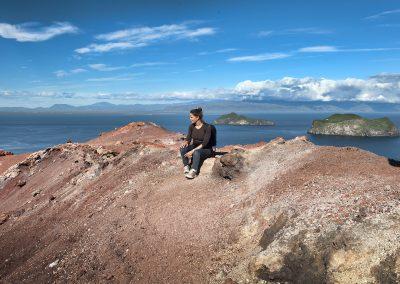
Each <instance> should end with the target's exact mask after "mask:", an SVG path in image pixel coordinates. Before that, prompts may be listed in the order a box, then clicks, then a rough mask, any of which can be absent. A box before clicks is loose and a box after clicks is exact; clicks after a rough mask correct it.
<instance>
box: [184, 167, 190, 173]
mask: <svg viewBox="0 0 400 284" xmlns="http://www.w3.org/2000/svg"><path fill="white" fill-rule="evenodd" d="M189 171H190V166H189V165H187V166H185V167H184V168H183V173H185V174H187V173H188V172H189Z"/></svg>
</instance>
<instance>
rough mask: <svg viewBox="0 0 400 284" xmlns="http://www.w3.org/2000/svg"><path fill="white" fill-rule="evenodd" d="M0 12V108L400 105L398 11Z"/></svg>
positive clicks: (367, 4)
mask: <svg viewBox="0 0 400 284" xmlns="http://www.w3.org/2000/svg"><path fill="white" fill-rule="evenodd" d="M65 2H66V1H65ZM100 2H101V3H100ZM0 9H1V13H0V52H1V64H0V106H28V107H34V106H50V105H52V104H54V103H68V104H73V105H84V104H90V103H94V102H99V101H108V102H111V103H121V104H132V103H155V102H173V101H185V100H190V99H194V98H200V99H242V98H243V97H246V98H248V97H251V98H254V99H266V100H268V99H285V100H323V101H330V100H360V101H387V102H399V101H400V75H399V68H398V66H400V37H399V35H400V3H399V1H377V0H374V1H371V0H356V1H68V3H62V2H60V1H47V2H46V1H40V5H39V4H38V2H37V3H34V1H2V3H1V7H0Z"/></svg>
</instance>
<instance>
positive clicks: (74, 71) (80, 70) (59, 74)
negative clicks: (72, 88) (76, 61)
mask: <svg viewBox="0 0 400 284" xmlns="http://www.w3.org/2000/svg"><path fill="white" fill-rule="evenodd" d="M83 72H87V70H86V69H83V68H76V69H72V70H71V71H65V70H57V71H55V72H53V73H54V75H56V77H58V78H64V77H67V76H69V75H71V74H79V73H83Z"/></svg>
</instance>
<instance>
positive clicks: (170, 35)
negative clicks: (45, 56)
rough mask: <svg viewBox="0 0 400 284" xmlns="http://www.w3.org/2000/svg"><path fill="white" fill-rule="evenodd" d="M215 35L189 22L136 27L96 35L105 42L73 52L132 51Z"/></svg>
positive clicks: (211, 31) (213, 32)
mask: <svg viewBox="0 0 400 284" xmlns="http://www.w3.org/2000/svg"><path fill="white" fill-rule="evenodd" d="M192 24H193V23H192ZM215 33H216V29H215V28H213V27H200V28H193V27H191V24H190V23H189V22H186V23H182V24H172V25H162V26H158V27H136V28H131V29H124V30H118V31H114V32H111V33H106V34H100V35H97V36H96V39H97V40H100V41H105V43H92V44H90V45H88V46H86V47H82V48H78V49H76V50H75V51H76V52H77V53H80V54H84V53H99V52H108V51H112V50H121V49H132V48H137V47H143V46H147V45H150V44H154V43H156V42H160V41H163V40H178V39H190V40H193V39H196V38H198V37H202V36H207V35H213V34H215Z"/></svg>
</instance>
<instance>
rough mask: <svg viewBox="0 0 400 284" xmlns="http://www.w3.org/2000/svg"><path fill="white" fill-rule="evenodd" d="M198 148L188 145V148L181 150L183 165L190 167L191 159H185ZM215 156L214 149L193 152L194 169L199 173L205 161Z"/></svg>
mask: <svg viewBox="0 0 400 284" xmlns="http://www.w3.org/2000/svg"><path fill="white" fill-rule="evenodd" d="M196 147H197V146H194V145H188V146H187V147H184V148H181V157H182V161H183V165H185V166H187V165H190V163H189V159H188V158H187V157H185V154H186V153H187V152H189V151H191V150H193V149H194V148H196ZM213 156H214V152H213V150H212V149H198V150H195V151H194V152H193V156H192V166H191V168H192V169H195V170H196V172H197V173H198V172H199V169H200V167H201V165H202V164H203V162H204V160H205V159H207V158H210V157H213Z"/></svg>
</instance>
